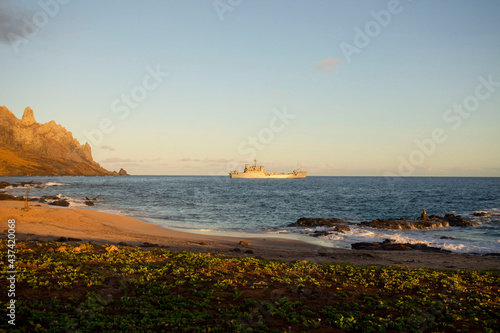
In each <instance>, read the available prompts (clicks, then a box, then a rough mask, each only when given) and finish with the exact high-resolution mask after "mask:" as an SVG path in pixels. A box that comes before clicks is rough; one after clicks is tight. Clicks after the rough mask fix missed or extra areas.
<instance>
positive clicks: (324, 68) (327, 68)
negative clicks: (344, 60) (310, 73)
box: [316, 58, 340, 72]
mask: <svg viewBox="0 0 500 333" xmlns="http://www.w3.org/2000/svg"><path fill="white" fill-rule="evenodd" d="M339 63H340V60H339V59H331V58H330V59H323V60H321V61H318V62H317V63H316V69H317V70H318V71H320V72H331V71H333V70H334V69H335V68H334V67H335V65H337V64H339Z"/></svg>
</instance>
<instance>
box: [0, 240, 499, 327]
mask: <svg viewBox="0 0 500 333" xmlns="http://www.w3.org/2000/svg"><path fill="white" fill-rule="evenodd" d="M0 247H1V250H0V254H1V255H0V257H1V262H2V274H3V276H5V274H6V272H7V271H8V268H7V265H4V263H7V262H8V261H7V242H6V241H2V242H1V245H0ZM61 247H64V248H61ZM76 247H77V246H76V245H69V244H63V243H44V244H36V243H26V242H18V243H17V244H16V247H15V249H16V252H17V253H16V269H17V272H18V273H17V281H16V297H15V299H16V326H15V327H13V326H12V325H9V324H8V322H7V319H8V318H7V317H6V316H5V309H6V307H7V305H8V303H7V301H8V299H7V295H6V292H5V290H6V289H8V288H7V287H8V284H7V281H6V279H5V278H2V280H1V281H0V285H1V286H2V290H4V291H3V292H2V295H1V297H0V299H1V302H0V303H1V304H0V306H1V307H2V308H3V309H4V310H3V312H4V315H2V317H3V318H2V320H1V322H0V331H3V330H5V331H8V332H113V331H115V332H119V331H128V332H141V333H142V332H177V331H178V332H290V331H291V332H309V331H313V332H314V331H318V332H327V331H332V328H336V329H337V331H338V332H342V331H348V332H349V331H358V332H385V331H391V332H394V331H405V332H422V331H423V332H472V331H473V332H494V331H498V329H499V327H500V305H499V302H500V272H499V271H498V270H495V271H473V270H463V271H451V270H432V269H416V268H407V267H368V266H353V265H344V264H317V263H312V262H292V263H285V262H278V261H266V260H258V259H254V258H230V257H227V256H224V255H213V254H195V253H188V252H178V253H177V252H169V251H167V250H165V249H152V250H142V249H139V248H134V247H123V246H120V247H118V249H119V252H107V251H106V249H105V248H104V247H103V246H99V245H87V246H81V247H78V249H76V250H75V248H76Z"/></svg>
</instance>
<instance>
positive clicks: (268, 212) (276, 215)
mask: <svg viewBox="0 0 500 333" xmlns="http://www.w3.org/2000/svg"><path fill="white" fill-rule="evenodd" d="M0 181H7V182H10V183H20V182H23V181H35V182H41V183H42V186H41V188H36V187H31V188H30V190H31V192H30V196H33V197H39V196H42V195H45V196H52V195H59V196H60V197H61V198H63V199H67V200H68V201H69V202H70V203H71V205H70V207H78V208H84V209H94V210H99V211H105V212H110V213H115V214H121V215H126V216H131V217H135V218H137V219H139V220H143V221H146V222H149V223H154V224H157V225H160V226H165V227H168V228H173V229H177V230H183V231H189V232H196V233H207V234H223V235H241V234H245V235H246V236H254V235H259V236H262V235H267V236H269V237H271V236H274V237H285V238H293V239H300V240H303V241H307V242H311V243H315V244H320V245H324V246H330V247H341V248H350V247H351V244H352V243H355V242H376V241H378V242H380V241H383V240H384V239H387V238H389V239H394V240H396V241H397V242H404V243H413V244H416V243H420V244H427V245H429V246H434V247H439V248H442V249H445V250H449V251H452V252H457V253H470V254H487V253H500V178H455V177H408V178H399V179H398V180H397V181H394V180H390V179H387V178H385V177H310V176H308V177H307V178H306V179H282V180H276V179H230V178H229V177H222V176H128V177H1V178H0ZM5 191H6V192H7V193H10V194H14V195H24V191H25V188H12V187H8V188H6V189H5ZM85 197H88V198H97V199H98V200H96V201H95V206H93V207H88V206H86V205H85V203H84V201H85ZM423 208H425V209H426V211H427V214H428V215H432V214H434V215H440V216H442V215H444V214H447V213H452V214H455V215H461V216H462V217H464V218H466V219H470V220H473V221H475V222H477V223H478V226H476V227H466V228H464V227H448V228H440V229H428V230H380V229H373V228H369V227H361V226H358V225H356V223H357V222H361V221H371V220H374V219H377V218H381V219H389V218H401V217H406V218H417V217H419V216H420V214H421V213H422V209H423ZM474 212H484V213H485V215H484V216H474V215H473V213H474ZM300 217H322V218H331V217H335V218H339V219H343V220H346V221H348V222H350V223H352V226H351V230H350V231H348V232H345V233H332V234H330V235H327V236H321V237H312V236H311V234H312V233H314V231H317V230H321V231H328V230H329V229H328V228H325V227H318V228H298V227H289V226H288V225H289V224H290V223H293V222H295V221H296V220H297V219H299V218H300ZM331 231H333V228H332V230H331ZM443 237H445V238H443Z"/></svg>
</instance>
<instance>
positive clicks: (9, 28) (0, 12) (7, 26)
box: [0, 0, 33, 43]
mask: <svg viewBox="0 0 500 333" xmlns="http://www.w3.org/2000/svg"><path fill="white" fill-rule="evenodd" d="M18 5H19V4H18V3H17V1H10V0H0V42H2V43H10V39H9V35H10V34H15V35H18V36H22V33H23V31H22V30H23V27H24V25H25V22H23V18H24V19H27V17H29V16H30V15H33V13H32V11H30V10H28V9H26V8H19V7H18ZM14 7H18V8H14Z"/></svg>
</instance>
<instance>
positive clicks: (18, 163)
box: [0, 106, 126, 176]
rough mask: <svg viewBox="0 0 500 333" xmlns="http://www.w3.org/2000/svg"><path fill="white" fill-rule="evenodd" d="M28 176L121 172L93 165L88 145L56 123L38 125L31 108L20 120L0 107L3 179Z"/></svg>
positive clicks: (114, 173)
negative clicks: (4, 177)
mask: <svg viewBox="0 0 500 333" xmlns="http://www.w3.org/2000/svg"><path fill="white" fill-rule="evenodd" d="M120 171H121V170H120ZM124 173H125V174H126V172H125V171H124ZM122 174H123V173H122ZM26 175H29V176H113V175H118V173H117V172H115V171H113V172H111V171H108V170H106V169H104V168H102V167H101V166H100V165H99V164H98V163H96V162H94V160H93V159H92V152H91V148H90V146H89V144H88V143H85V144H84V145H81V144H80V143H79V142H78V140H76V139H75V138H73V135H72V134H71V132H69V131H67V130H66V129H65V128H64V127H62V126H61V125H59V124H56V123H55V122H54V121H50V122H48V123H45V124H39V123H37V122H36V120H35V116H34V114H33V110H32V109H30V108H26V109H25V110H24V115H23V117H22V119H21V120H19V119H17V118H16V116H15V115H14V114H13V113H12V112H10V111H9V110H8V109H7V108H6V107H5V106H0V176H26Z"/></svg>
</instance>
